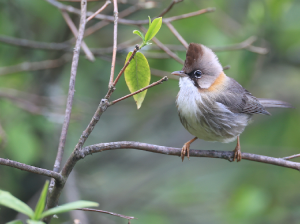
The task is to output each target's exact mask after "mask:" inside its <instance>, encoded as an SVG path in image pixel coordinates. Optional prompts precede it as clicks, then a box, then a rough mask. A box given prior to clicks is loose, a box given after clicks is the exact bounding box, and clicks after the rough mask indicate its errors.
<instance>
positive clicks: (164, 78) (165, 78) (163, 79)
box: [109, 76, 168, 106]
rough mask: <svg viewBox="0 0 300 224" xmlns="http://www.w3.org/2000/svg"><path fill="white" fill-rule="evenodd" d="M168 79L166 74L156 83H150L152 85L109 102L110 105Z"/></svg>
mask: <svg viewBox="0 0 300 224" xmlns="http://www.w3.org/2000/svg"><path fill="white" fill-rule="evenodd" d="M167 80H168V77H167V76H165V77H163V78H162V79H160V80H158V81H157V82H154V83H152V84H150V85H148V86H146V87H144V88H142V89H140V90H138V91H135V92H133V93H130V94H128V95H126V96H123V97H121V98H119V99H117V100H114V101H112V102H111V103H110V104H109V106H111V105H114V104H115V103H118V102H120V101H122V100H125V99H127V98H129V97H131V96H133V95H135V94H138V93H140V92H143V91H145V90H146V89H149V88H151V87H153V86H156V85H159V84H161V83H163V82H164V81H167Z"/></svg>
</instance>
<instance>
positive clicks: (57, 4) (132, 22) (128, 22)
mask: <svg viewBox="0 0 300 224" xmlns="http://www.w3.org/2000/svg"><path fill="white" fill-rule="evenodd" d="M46 1H47V2H48V3H50V4H51V5H53V6H55V7H56V8H58V9H60V10H65V11H67V12H70V13H74V14H77V15H80V10H78V9H76V8H74V7H72V6H70V5H65V4H62V3H60V2H58V1H56V0H46ZM214 10H215V9H214V8H207V9H201V10H198V11H195V12H191V13H187V14H183V15H179V16H173V17H169V18H165V19H163V20H162V21H163V23H165V22H172V21H175V20H179V19H185V18H189V17H192V16H197V15H201V14H204V13H207V12H213V11H214ZM86 14H87V16H91V15H93V12H87V13H86ZM95 18H96V19H100V20H106V21H110V22H114V20H115V18H114V16H107V15H103V14H98V15H96V16H95ZM118 23H119V24H124V25H144V24H148V23H149V20H147V19H146V20H130V19H118Z"/></svg>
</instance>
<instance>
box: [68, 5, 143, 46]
mask: <svg viewBox="0 0 300 224" xmlns="http://www.w3.org/2000/svg"><path fill="white" fill-rule="evenodd" d="M140 8H141V7H140V6H139V5H133V6H130V7H128V8H127V9H124V10H123V11H121V12H119V18H123V17H126V16H128V15H130V14H132V13H134V12H136V11H137V10H139V9H140ZM108 24H110V22H108V21H100V22H98V23H96V24H94V25H92V26H90V27H89V28H87V29H86V30H85V32H84V36H83V37H84V38H85V37H87V36H89V35H91V34H93V33H95V32H96V31H98V30H100V29H102V28H103V27H105V26H107V25H108ZM71 41H72V39H71Z"/></svg>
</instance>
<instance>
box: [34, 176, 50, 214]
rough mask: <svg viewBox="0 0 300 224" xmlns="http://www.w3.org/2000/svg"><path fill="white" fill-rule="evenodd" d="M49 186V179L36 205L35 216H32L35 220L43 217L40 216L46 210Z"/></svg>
mask: <svg viewBox="0 0 300 224" xmlns="http://www.w3.org/2000/svg"><path fill="white" fill-rule="evenodd" d="M48 186H49V181H48V180H47V181H46V183H45V185H44V188H43V190H42V193H41V195H40V198H39V201H38V203H37V205H36V207H35V212H34V216H33V218H32V219H33V220H39V219H41V218H40V216H41V214H42V212H43V211H44V208H45V203H46V197H47V191H48Z"/></svg>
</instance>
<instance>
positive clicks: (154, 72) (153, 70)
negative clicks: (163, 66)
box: [150, 68, 179, 80]
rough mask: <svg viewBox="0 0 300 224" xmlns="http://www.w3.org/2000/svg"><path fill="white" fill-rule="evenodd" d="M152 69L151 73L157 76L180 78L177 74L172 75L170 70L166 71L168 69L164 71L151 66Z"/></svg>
mask: <svg viewBox="0 0 300 224" xmlns="http://www.w3.org/2000/svg"><path fill="white" fill-rule="evenodd" d="M150 70H151V75H155V76H159V77H165V76H166V77H167V78H168V79H176V80H178V79H179V77H178V76H177V75H171V73H170V72H166V71H162V70H159V69H155V68H150Z"/></svg>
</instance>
